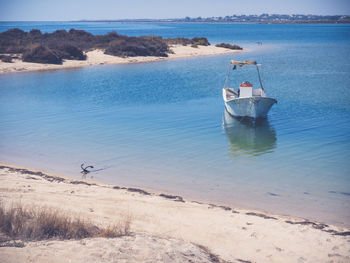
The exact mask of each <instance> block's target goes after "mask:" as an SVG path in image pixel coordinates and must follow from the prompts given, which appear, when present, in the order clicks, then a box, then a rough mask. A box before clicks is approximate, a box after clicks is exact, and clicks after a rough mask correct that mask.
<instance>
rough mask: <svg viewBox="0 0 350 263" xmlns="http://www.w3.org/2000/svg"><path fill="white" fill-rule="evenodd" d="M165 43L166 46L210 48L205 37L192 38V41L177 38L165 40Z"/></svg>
mask: <svg viewBox="0 0 350 263" xmlns="http://www.w3.org/2000/svg"><path fill="white" fill-rule="evenodd" d="M165 42H166V43H167V44H168V45H184V46H187V45H191V46H192V47H194V46H196V47H197V46H198V45H202V46H210V43H209V41H208V39H207V38H205V37H194V38H192V39H189V38H183V37H177V38H167V39H165Z"/></svg>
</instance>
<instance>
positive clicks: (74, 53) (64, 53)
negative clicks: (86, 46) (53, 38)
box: [55, 44, 86, 60]
mask: <svg viewBox="0 0 350 263" xmlns="http://www.w3.org/2000/svg"><path fill="white" fill-rule="evenodd" d="M55 51H56V52H57V53H59V54H60V56H61V58H63V59H75V60H86V55H85V54H84V53H83V51H82V50H81V49H80V48H78V47H76V46H73V45H71V44H63V45H61V46H58V47H57V48H56V49H55Z"/></svg>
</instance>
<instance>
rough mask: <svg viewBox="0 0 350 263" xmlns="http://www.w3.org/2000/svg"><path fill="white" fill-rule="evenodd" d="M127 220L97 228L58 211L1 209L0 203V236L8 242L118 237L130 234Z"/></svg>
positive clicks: (3, 240)
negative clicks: (14, 240) (11, 240)
mask: <svg viewBox="0 0 350 263" xmlns="http://www.w3.org/2000/svg"><path fill="white" fill-rule="evenodd" d="M130 221H131V219H130V217H127V218H126V219H125V221H121V222H119V223H118V224H115V225H111V226H109V227H107V228H99V227H97V226H95V225H93V224H92V223H90V222H87V221H83V220H81V219H72V218H70V217H68V216H67V215H65V214H63V213H62V212H60V211H58V210H52V209H51V210H50V209H43V208H41V209H25V208H23V207H22V206H21V205H18V206H16V207H14V206H13V207H10V208H8V209H5V207H4V205H3V204H0V234H2V235H3V236H4V235H5V236H7V239H6V238H3V239H2V240H0V243H1V242H5V241H8V240H10V239H28V240H43V239H49V238H60V239H81V238H87V237H108V238H109V237H120V236H125V235H129V234H130Z"/></svg>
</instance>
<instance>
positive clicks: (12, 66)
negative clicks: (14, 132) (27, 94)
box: [0, 45, 244, 74]
mask: <svg viewBox="0 0 350 263" xmlns="http://www.w3.org/2000/svg"><path fill="white" fill-rule="evenodd" d="M170 49H171V50H172V51H173V52H174V53H173V54H169V55H168V57H156V56H136V57H125V58H124V57H118V56H111V55H107V54H104V52H103V50H99V49H95V50H92V51H88V52H86V53H85V54H86V56H87V59H86V60H64V62H63V63H62V65H55V64H43V63H32V62H23V61H22V60H20V59H13V62H12V63H7V62H1V61H0V74H7V73H15V72H28V71H44V70H57V69H72V68H79V67H86V66H97V65H111V64H132V63H145V62H156V61H165V60H170V59H183V58H192V57H199V56H213V55H224V54H233V53H237V52H242V51H244V49H243V50H232V49H227V48H222V47H215V46H198V47H197V48H194V47H191V46H189V45H187V46H183V45H173V46H170Z"/></svg>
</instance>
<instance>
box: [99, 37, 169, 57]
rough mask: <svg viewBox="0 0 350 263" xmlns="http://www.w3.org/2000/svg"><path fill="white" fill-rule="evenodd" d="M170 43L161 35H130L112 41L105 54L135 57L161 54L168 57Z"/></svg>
mask: <svg viewBox="0 0 350 263" xmlns="http://www.w3.org/2000/svg"><path fill="white" fill-rule="evenodd" d="M167 51H168V45H167V44H166V43H165V42H164V41H163V39H162V38H159V37H138V38H137V37H129V38H127V39H124V38H121V39H118V40H114V41H112V42H111V43H110V44H109V46H108V48H107V49H106V51H105V54H109V55H114V56H121V57H126V56H127V57H134V56H160V57H167V56H168V55H167V54H166V52H167Z"/></svg>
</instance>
